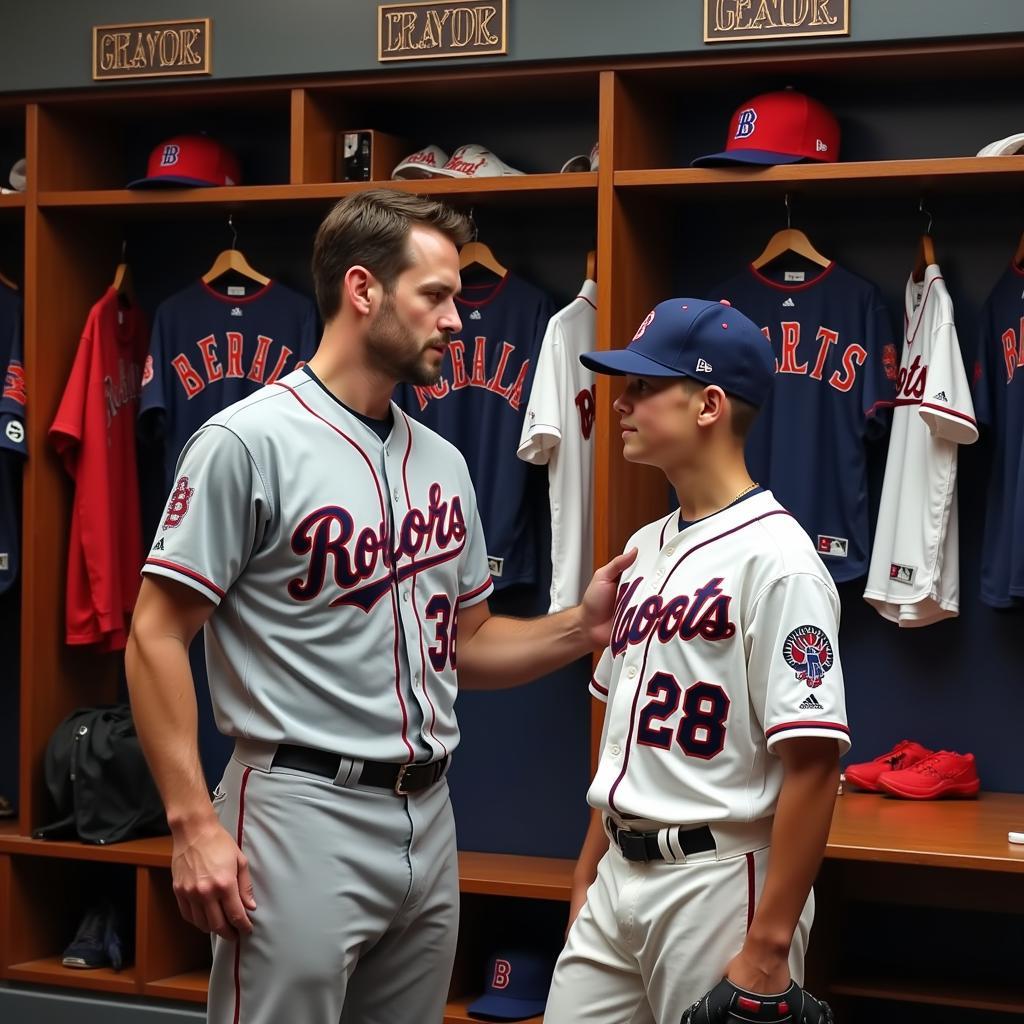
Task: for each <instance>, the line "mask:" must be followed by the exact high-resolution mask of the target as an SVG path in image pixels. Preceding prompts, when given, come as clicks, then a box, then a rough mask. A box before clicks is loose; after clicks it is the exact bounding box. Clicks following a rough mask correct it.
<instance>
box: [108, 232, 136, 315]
mask: <svg viewBox="0 0 1024 1024" xmlns="http://www.w3.org/2000/svg"><path fill="white" fill-rule="evenodd" d="M126 249H127V243H125V242H122V243H121V262H120V263H118V265H117V267H116V268H115V270H114V280H113V281H112V282H111V287H112V288H113V289H114V291H115V292H117V294H118V296H120V297H122V298H124V299H126V300H127V301H128V302H130V303H134V302H135V287H134V285H133V282H132V271H131V267H129V266H128V263H127V261H126V260H125V252H126Z"/></svg>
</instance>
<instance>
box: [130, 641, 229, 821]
mask: <svg viewBox="0 0 1024 1024" xmlns="http://www.w3.org/2000/svg"><path fill="white" fill-rule="evenodd" d="M125 668H126V671H127V677H128V690H129V694H130V696H131V704H132V716H133V717H134V720H135V728H136V730H137V732H138V734H139V741H140V742H141V744H142V749H143V753H144V754H145V755H146V761H147V763H148V764H149V768H150V771H151V772H152V773H153V779H154V781H155V782H156V785H157V789H159V791H160V796H161V797H162V798H163V802H164V808H165V810H166V811H167V822H168V824H169V825H170V826H171V829H172V830H174V831H178V830H180V829H184V830H188V829H190V828H193V827H195V826H197V825H202V824H205V823H206V822H208V821H209V820H211V819H212V818H213V817H214V812H213V806H212V804H211V803H210V796H209V793H208V791H207V786H206V779H205V777H204V775H203V769H202V765H201V763H200V760H199V749H198V745H197V740H196V729H197V717H198V715H197V710H196V696H195V687H194V683H193V680H192V670H191V668H190V666H189V661H188V650H187V649H186V647H185V645H184V644H183V642H182V641H181V640H180V639H179V638H177V637H174V636H149V637H146V636H143V637H138V636H136V635H135V634H133V635H132V636H131V638H130V639H129V641H128V649H127V651H126V652H125Z"/></svg>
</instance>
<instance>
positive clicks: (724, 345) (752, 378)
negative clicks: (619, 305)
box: [580, 298, 775, 407]
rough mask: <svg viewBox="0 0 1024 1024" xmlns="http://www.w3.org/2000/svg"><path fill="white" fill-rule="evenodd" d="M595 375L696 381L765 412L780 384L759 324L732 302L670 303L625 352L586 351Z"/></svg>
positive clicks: (583, 360) (661, 305) (583, 359)
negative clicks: (734, 307)
mask: <svg viewBox="0 0 1024 1024" xmlns="http://www.w3.org/2000/svg"><path fill="white" fill-rule="evenodd" d="M580 362H581V363H582V364H583V365H584V366H585V367H587V369H589V370H593V371H594V372H595V373H606V374H612V375H614V376H622V375H623V374H627V373H631V374H634V375H635V376H637V377H691V378H692V379H693V380H696V381H700V383H702V384H717V385H718V386H719V387H720V388H721V389H722V390H723V391H725V392H726V393H727V394H730V395H735V396H736V397H737V398H742V399H743V400H744V401H745V402H749V403H750V404H751V405H753V406H757V407H760V406H761V405H763V404H764V401H765V399H766V398H767V397H768V394H769V392H770V391H771V389H772V384H773V383H774V381H775V355H774V353H773V352H772V347H771V343H770V342H769V341H768V339H767V338H766V337H765V336H764V335H763V334H762V333H761V331H760V330H759V328H758V327H757V325H756V324H755V323H754V322H753V321H752V320H749V319H747V317H745V316H744V315H743V314H742V313H741V312H740V311H739V310H738V309H733V307H732V306H730V305H729V304H728V303H727V302H708V301H706V300H704V299H685V298H684V299H667V300H666V301H665V302H659V303H658V305H656V306H655V307H654V309H652V310H651V311H650V313H648V314H647V316H646V317H644V321H643V323H642V324H640V327H639V329H638V330H637V332H636V334H635V335H634V336H633V340H632V341H631V342H630V343H629V345H627V346H626V348H620V349H612V350H610V351H602V352H587V353H584V354H583V355H581V356H580Z"/></svg>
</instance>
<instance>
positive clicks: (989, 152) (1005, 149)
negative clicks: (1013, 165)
mask: <svg viewBox="0 0 1024 1024" xmlns="http://www.w3.org/2000/svg"><path fill="white" fill-rule="evenodd" d="M1021 150H1024V132H1019V133H1018V134H1017V135H1008V136H1007V137H1006V138H1005V139H999V140H998V142H990V143H989V144H988V145H987V146H985V147H984V148H983V149H981V150H979V151H978V156H1013V155H1014V154H1016V153H1020V151H1021Z"/></svg>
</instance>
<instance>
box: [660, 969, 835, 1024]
mask: <svg viewBox="0 0 1024 1024" xmlns="http://www.w3.org/2000/svg"><path fill="white" fill-rule="evenodd" d="M733 1021H743V1022H744V1024H748V1022H749V1024H781V1022H783V1021H789V1022H792V1024H834V1021H835V1018H834V1017H833V1016H832V1009H831V1007H830V1006H829V1005H828V1003H826V1002H824V1001H822V1000H821V999H815V997H814V996H812V995H811V994H810V992H805V991H804V990H803V989H802V988H801V987H800V986H799V985H798V984H797V983H796V982H795V981H793V982H790V985H789V988H787V989H786V991H785V992H781V993H779V994H778V995H772V996H763V995H759V994H758V993H756V992H748V991H747V990H746V989H742V988H740V987H739V986H738V985H734V984H733V983H732V982H731V981H730V980H729V979H728V978H723V979H722V980H721V981H720V982H719V983H718V984H717V985H716V986H715V987H714V988H713V989H712V990H711V991H710V992H708V993H707V995H705V996H704V997H703V998H702V999H698V1000H697V1002H695V1003H694V1004H693V1006H691V1007H690V1008H689V1009H688V1010H687V1011H686V1012H685V1013H684V1014H683V1019H682V1020H681V1021H680V1024H732V1022H733Z"/></svg>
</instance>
